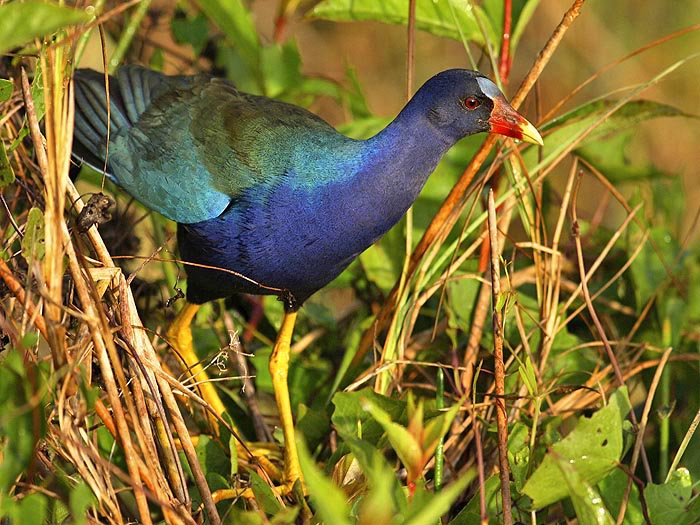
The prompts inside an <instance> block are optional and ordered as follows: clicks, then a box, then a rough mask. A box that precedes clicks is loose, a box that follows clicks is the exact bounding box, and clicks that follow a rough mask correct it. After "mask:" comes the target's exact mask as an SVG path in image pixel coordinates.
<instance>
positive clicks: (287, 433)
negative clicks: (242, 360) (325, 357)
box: [270, 312, 303, 485]
mask: <svg viewBox="0 0 700 525" xmlns="http://www.w3.org/2000/svg"><path fill="white" fill-rule="evenodd" d="M296 319H297V313H296V312H285V314H284V317H283V318H282V326H281V327H280V331H279V333H278V334H277V341H276V342H275V347H274V348H273V350H272V355H271V356H270V374H271V375H272V387H273V388H274V390H275V400H276V401H277V410H278V412H279V415H280V420H281V423H282V432H283V434H284V449H285V458H284V477H285V482H286V483H289V484H290V485H291V484H293V483H294V482H295V481H296V480H302V476H301V467H300V466H299V455H298V454H297V444H296V440H295V436H294V418H293V417H292V404H291V402H290V400H289V384H288V382H287V381H288V379H287V372H288V370H289V353H290V345H291V342H292V333H293V332H294V323H295V321H296ZM302 481H303V480H302Z"/></svg>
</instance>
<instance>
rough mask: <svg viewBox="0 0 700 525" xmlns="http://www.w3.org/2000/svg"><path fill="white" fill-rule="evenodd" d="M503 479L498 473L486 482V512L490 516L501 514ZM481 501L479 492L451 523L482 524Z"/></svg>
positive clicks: (459, 524)
mask: <svg viewBox="0 0 700 525" xmlns="http://www.w3.org/2000/svg"><path fill="white" fill-rule="evenodd" d="M500 486H501V481H500V479H499V477H498V474H495V475H493V476H491V477H490V478H489V479H487V480H486V483H484V488H483V492H484V499H485V500H486V512H487V515H488V516H498V515H500V514H501V510H502V509H501V505H500ZM482 523H483V522H482V521H481V503H480V501H479V493H478V492H477V493H476V494H475V495H474V496H472V498H471V499H470V500H469V503H467V505H466V506H465V507H464V508H463V509H462V510H461V511H459V514H457V516H455V519H453V520H452V521H451V522H450V524H449V525H481V524H482Z"/></svg>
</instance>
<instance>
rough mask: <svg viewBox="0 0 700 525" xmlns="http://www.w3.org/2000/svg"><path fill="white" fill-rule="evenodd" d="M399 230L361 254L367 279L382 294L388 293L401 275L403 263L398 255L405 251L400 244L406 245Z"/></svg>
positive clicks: (360, 258) (390, 233)
mask: <svg viewBox="0 0 700 525" xmlns="http://www.w3.org/2000/svg"><path fill="white" fill-rule="evenodd" d="M399 237H402V235H401V232H400V231H399V230H394V229H392V230H391V231H390V232H389V233H388V234H387V235H386V236H385V238H382V239H381V240H380V241H379V242H378V243H376V244H374V245H373V246H371V247H370V248H369V249H368V250H365V251H364V252H362V253H361V254H360V257H359V260H360V264H361V265H362V269H363V270H364V271H365V275H366V276H367V279H368V280H369V281H370V282H371V283H373V284H375V285H376V286H377V287H378V288H379V289H380V290H381V291H382V292H384V293H388V292H389V291H390V290H391V289H392V288H393V287H394V284H395V283H396V281H397V280H398V278H399V275H400V274H401V261H400V260H397V257H396V255H397V254H402V253H403V250H402V249H401V248H400V247H399V246H398V244H404V245H405V242H402V240H401V239H400V238H399Z"/></svg>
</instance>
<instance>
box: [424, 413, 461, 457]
mask: <svg viewBox="0 0 700 525" xmlns="http://www.w3.org/2000/svg"><path fill="white" fill-rule="evenodd" d="M461 406H462V403H455V404H454V405H452V406H451V407H450V408H449V410H446V411H441V412H440V414H439V415H437V416H435V417H434V418H432V419H430V420H429V421H427V422H426V423H425V429H424V430H423V451H424V452H425V453H428V454H430V455H432V454H433V453H434V452H435V447H436V446H437V444H438V441H440V439H441V438H443V437H444V436H445V434H447V431H448V430H450V427H451V426H452V422H453V421H454V419H455V417H456V416H457V412H459V409H460V408H461Z"/></svg>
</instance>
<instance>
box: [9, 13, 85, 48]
mask: <svg viewBox="0 0 700 525" xmlns="http://www.w3.org/2000/svg"><path fill="white" fill-rule="evenodd" d="M90 16H91V15H90V14H89V13H87V12H86V11H81V10H78V9H72V8H69V7H61V6H58V5H56V4H53V3H45V2H10V3H8V4H5V5H3V6H0V54H1V53H6V52H7V51H9V50H11V49H13V48H15V47H19V46H22V45H25V44H27V43H29V42H31V41H32V40H34V39H35V38H42V37H45V36H48V35H49V34H50V33H53V32H54V31H57V30H58V29H61V28H64V27H66V26H71V25H75V24H80V23H83V22H87V21H88V20H89V19H90Z"/></svg>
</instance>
